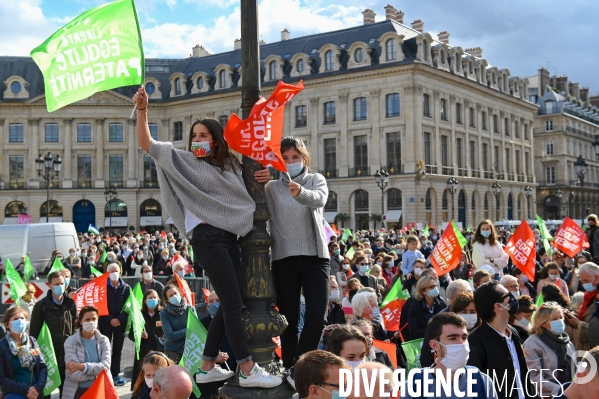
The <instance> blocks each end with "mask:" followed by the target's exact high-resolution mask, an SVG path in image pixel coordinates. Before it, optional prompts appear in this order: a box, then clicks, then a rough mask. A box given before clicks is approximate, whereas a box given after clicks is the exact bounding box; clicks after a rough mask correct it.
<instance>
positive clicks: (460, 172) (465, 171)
mask: <svg viewBox="0 0 599 399" xmlns="http://www.w3.org/2000/svg"><path fill="white" fill-rule="evenodd" d="M458 176H460V177H468V169H463V168H458Z"/></svg>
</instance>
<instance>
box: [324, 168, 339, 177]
mask: <svg viewBox="0 0 599 399" xmlns="http://www.w3.org/2000/svg"><path fill="white" fill-rule="evenodd" d="M320 174H321V175H323V176H324V177H326V178H327V179H334V178H335V177H338V176H339V170H338V169H325V170H321V171H320Z"/></svg>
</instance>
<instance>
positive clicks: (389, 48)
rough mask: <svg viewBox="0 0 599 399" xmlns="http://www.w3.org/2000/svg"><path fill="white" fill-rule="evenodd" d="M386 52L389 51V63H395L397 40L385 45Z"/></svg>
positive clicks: (388, 41) (390, 40)
mask: <svg viewBox="0 0 599 399" xmlns="http://www.w3.org/2000/svg"><path fill="white" fill-rule="evenodd" d="M385 50H387V61H393V60H396V59H397V40H395V39H389V40H387V42H386V43H385Z"/></svg>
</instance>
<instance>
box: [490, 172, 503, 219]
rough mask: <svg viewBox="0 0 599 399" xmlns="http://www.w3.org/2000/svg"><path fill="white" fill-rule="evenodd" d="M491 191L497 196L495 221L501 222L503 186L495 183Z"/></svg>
mask: <svg viewBox="0 0 599 399" xmlns="http://www.w3.org/2000/svg"><path fill="white" fill-rule="evenodd" d="M491 191H492V192H493V195H494V196H495V219H496V221H499V194H500V193H501V185H500V184H499V183H497V181H495V182H494V183H493V185H492V186H491Z"/></svg>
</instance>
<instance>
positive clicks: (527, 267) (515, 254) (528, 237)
mask: <svg viewBox="0 0 599 399" xmlns="http://www.w3.org/2000/svg"><path fill="white" fill-rule="evenodd" d="M505 252H506V253H507V254H508V255H509V256H510V258H512V262H513V263H514V266H516V267H517V268H518V269H520V270H522V273H524V274H525V275H526V277H528V279H529V280H530V281H534V279H535V257H536V255H537V246H536V240H535V235H534V233H533V232H532V229H531V228H530V226H529V225H528V223H526V220H523V221H522V223H521V224H520V226H518V228H517V229H516V231H515V232H514V234H513V235H512V237H511V238H510V241H509V242H508V243H507V245H506V246H505Z"/></svg>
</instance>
